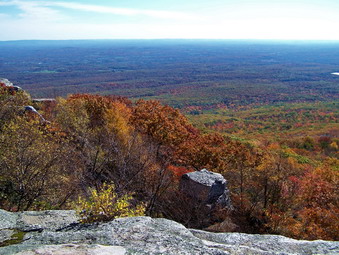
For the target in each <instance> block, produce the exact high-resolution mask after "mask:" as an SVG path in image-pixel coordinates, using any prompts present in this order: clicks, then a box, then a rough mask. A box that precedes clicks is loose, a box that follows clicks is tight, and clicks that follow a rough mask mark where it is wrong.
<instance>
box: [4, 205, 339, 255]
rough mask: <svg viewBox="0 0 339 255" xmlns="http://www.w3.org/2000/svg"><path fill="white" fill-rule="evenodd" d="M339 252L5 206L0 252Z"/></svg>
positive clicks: (321, 244)
mask: <svg viewBox="0 0 339 255" xmlns="http://www.w3.org/2000/svg"><path fill="white" fill-rule="evenodd" d="M11 254H16V255H24V254H27V255H38V254H39V255H45V254H46V255H47V254H48V255H51V254H53V255H73V254H74V255H78V254H80V255H106V254H107V255H108V254H109V255H112V254H113V255H122V254H126V255H127V254H169V255H170V254H173V255H174V254H175V255H177V254H201V255H202V254H214V255H222V254H232V255H237V254H239V255H240V254H249V255H251V254H258V255H260V254H265V255H270V254H281V255H283V254H284V255H285V254H296V255H297V254H300V255H304V254H333V255H334V254H339V242H330V241H321V240H319V241H301V240H294V239H290V238H286V237H283V236H278V235H250V234H242V233H210V232H206V231H201V230H193V229H187V228H185V227H184V226H183V225H181V224H179V223H177V222H174V221H170V220H166V219H153V218H150V217H132V218H119V219H115V220H113V221H110V222H107V223H95V224H79V223H78V220H77V217H76V214H75V212H74V211H41V212H22V213H10V212H6V211H3V210H0V255H11Z"/></svg>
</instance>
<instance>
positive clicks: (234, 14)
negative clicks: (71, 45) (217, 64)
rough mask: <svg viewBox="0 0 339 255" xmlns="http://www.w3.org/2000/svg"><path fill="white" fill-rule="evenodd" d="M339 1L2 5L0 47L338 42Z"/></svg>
mask: <svg viewBox="0 0 339 255" xmlns="http://www.w3.org/2000/svg"><path fill="white" fill-rule="evenodd" d="M337 24H339V1H337V0H294V1H292V0H284V1H281V0H276V1H274V0H252V1H250V0H210V1H202V0H195V1H193V0H186V1H179V0H171V1H170V0H159V1H156V2H154V1H151V0H144V1H137V0H126V1H109V0H102V1H100V2H98V1H94V0H71V1H67V2H66V1H59V0H46V1H37V0H27V1H24V0H0V29H1V31H2V33H1V35H0V41H13V40H91V39H200V40H201V39H217V40H218V39H222V40H294V41H297V40H301V41H305V40H306V41H312V40H317V41H318V40H323V41H333V40H334V41H337V40H339V34H338V33H335V31H336V29H337Z"/></svg>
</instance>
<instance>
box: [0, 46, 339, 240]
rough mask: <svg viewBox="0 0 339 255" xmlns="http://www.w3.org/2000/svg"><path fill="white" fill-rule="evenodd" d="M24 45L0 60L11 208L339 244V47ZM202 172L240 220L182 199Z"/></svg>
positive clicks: (4, 181)
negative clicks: (186, 183) (185, 181)
mask: <svg viewBox="0 0 339 255" xmlns="http://www.w3.org/2000/svg"><path fill="white" fill-rule="evenodd" d="M27 43H28V42H26V43H24V42H22V43H21V44H20V43H19V42H18V44H17V45H15V46H13V45H12V44H11V43H7V44H6V43H4V42H3V43H2V44H3V46H4V47H1V49H0V52H3V53H4V54H2V55H1V56H0V59H1V71H2V72H1V75H2V76H6V78H9V79H10V80H11V81H12V82H14V83H16V82H17V83H18V84H16V85H20V86H22V87H23V88H24V89H25V90H18V91H16V90H11V89H9V88H8V86H6V85H5V84H4V83H2V84H0V208H2V209H6V210H10V211H21V210H46V209H77V210H78V211H79V213H80V214H81V213H82V216H83V221H84V222H91V221H98V220H103V221H105V220H108V219H111V218H114V217H121V216H134V215H149V216H152V217H165V218H168V219H172V220H175V221H177V222H180V223H183V224H184V225H185V226H188V227H191V228H200V229H210V230H214V231H241V232H247V233H274V234H282V235H285V236H289V237H293V238H300V239H310V240H314V239H324V240H339V236H338V233H339V228H338V224H337V222H338V221H339V218H338V215H339V205H338V201H339V199H338V198H339V194H338V189H337V187H338V184H339V183H338V170H339V169H338V165H339V161H338V146H339V140H338V123H337V121H338V107H337V104H338V102H337V99H338V98H337V96H338V93H337V92H338V89H337V88H338V82H339V77H335V76H334V75H331V73H332V72H335V71H339V70H335V69H334V68H335V63H336V60H337V59H336V58H337V57H336V56H337V55H336V54H334V52H338V51H339V47H338V46H337V45H334V44H329V45H327V46H326V47H325V46H324V47H320V46H319V45H318V44H313V45H308V46H307V47H302V45H295V46H292V45H289V44H286V45H277V44H270V45H267V44H264V43H263V44H260V45H254V44H251V43H248V44H239V43H238V44H235V43H234V44H232V43H229V44H226V45H224V44H222V43H220V42H209V43H210V47H206V45H205V46H204V45H203V43H201V42H200V43H194V44H193V45H192V44H190V45H189V47H188V46H187V42H181V43H179V44H176V45H174V44H173V42H166V41H165V42H160V43H158V44H155V43H154V42H152V41H150V42H147V43H142V44H140V45H139V44H137V43H136V42H133V43H132V42H129V43H127V44H124V45H125V46H121V44H122V42H116V43H115V44H114V45H113V46H112V45H111V46H109V43H108V42H106V41H102V42H100V43H99V44H93V45H91V42H73V43H75V46H74V45H73V46H72V45H67V44H65V45H63V44H58V46H56V44H53V43H50V44H45V43H44V42H40V44H41V45H39V43H36V44H34V45H35V46H34V45H33V44H31V45H26V44H27ZM28 44H29V43H28ZM98 45H99V46H98ZM126 45H127V46H126ZM4 49H6V50H4ZM277 49H280V50H277ZM6 54H7V55H6ZM70 56H72V61H70ZM132 59H133V61H132ZM336 67H337V66H336ZM26 91H28V92H29V93H31V95H30V94H28V92H26ZM77 91H78V92H81V93H75V92H77ZM67 94H68V95H67ZM126 96H128V97H126ZM32 97H33V98H36V97H53V98H54V97H55V98H56V99H55V100H42V101H39V100H33V99H32ZM26 106H33V107H34V108H35V109H36V110H37V111H38V113H39V114H41V116H42V117H43V118H42V117H41V116H40V115H38V114H36V113H34V112H32V111H27V110H25V107H26ZM203 168H206V169H208V170H210V171H213V172H217V173H220V174H222V175H223V176H224V177H225V179H226V180H227V182H228V188H229V189H230V194H231V200H232V204H233V210H229V209H225V208H214V209H213V210H212V211H211V213H210V214H209V215H206V214H204V213H202V212H203V210H202V208H199V206H197V205H196V204H193V203H191V202H190V200H189V199H188V197H186V196H185V194H182V192H181V191H180V189H179V181H180V178H181V176H182V175H183V174H184V173H187V172H191V171H196V170H200V169H203ZM222 223H224V224H222ZM226 223H228V224H226Z"/></svg>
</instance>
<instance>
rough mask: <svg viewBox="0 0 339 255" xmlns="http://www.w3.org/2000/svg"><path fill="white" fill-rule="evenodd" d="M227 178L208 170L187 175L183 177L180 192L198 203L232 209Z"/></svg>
mask: <svg viewBox="0 0 339 255" xmlns="http://www.w3.org/2000/svg"><path fill="white" fill-rule="evenodd" d="M226 185H227V182H226V180H225V178H224V177H223V176H222V175H221V174H218V173H213V172H210V171H208V170H206V169H202V170H200V171H195V172H191V173H186V174H184V175H183V176H182V177H181V181H180V190H181V191H182V192H183V193H185V194H187V195H188V196H190V197H192V199H194V200H196V201H197V202H200V203H204V204H206V205H211V206H214V205H216V204H218V205H221V206H222V207H228V208H232V205H231V200H230V196H229V190H228V189H227V186H226Z"/></svg>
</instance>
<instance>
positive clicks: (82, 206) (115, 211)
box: [76, 183, 145, 223]
mask: <svg viewBox="0 0 339 255" xmlns="http://www.w3.org/2000/svg"><path fill="white" fill-rule="evenodd" d="M132 195H133V194H131V193H130V194H126V195H124V196H121V197H119V196H118V194H117V193H116V192H115V186H114V184H107V183H104V184H103V185H102V186H101V187H100V188H99V189H98V190H97V189H94V188H91V189H90V196H89V198H84V197H81V196H80V197H79V198H78V202H77V205H76V207H77V213H78V215H80V217H81V220H80V221H81V222H82V223H91V222H98V221H109V220H112V219H114V218H119V217H134V216H143V215H144V214H145V206H144V205H143V204H139V205H136V206H135V207H133V206H132V205H131V203H130V201H131V200H132Z"/></svg>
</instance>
